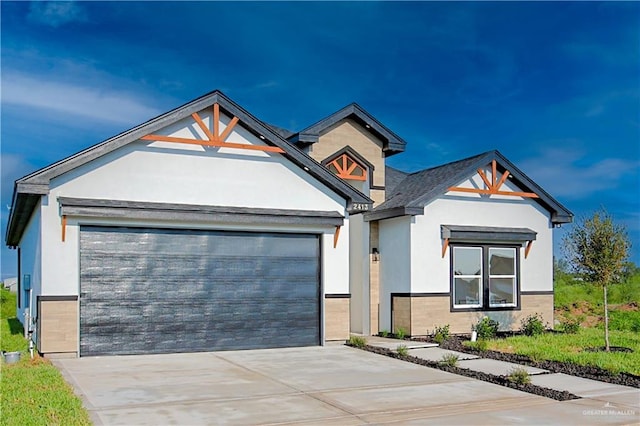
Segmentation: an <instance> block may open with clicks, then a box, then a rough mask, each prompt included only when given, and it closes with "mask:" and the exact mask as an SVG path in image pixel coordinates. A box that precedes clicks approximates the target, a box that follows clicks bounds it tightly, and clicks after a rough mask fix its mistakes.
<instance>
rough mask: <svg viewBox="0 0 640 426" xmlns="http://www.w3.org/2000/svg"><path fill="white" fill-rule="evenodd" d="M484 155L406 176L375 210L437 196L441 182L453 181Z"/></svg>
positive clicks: (409, 203)
mask: <svg viewBox="0 0 640 426" xmlns="http://www.w3.org/2000/svg"><path fill="white" fill-rule="evenodd" d="M485 155H486V153H484V154H480V155H476V156H474V157H469V158H465V159H464V160H459V161H454V162H453V163H448V164H443V165H442V166H438V167H433V168H431V169H426V170H421V171H419V172H415V173H411V174H409V175H406V177H405V178H404V180H402V181H401V182H400V183H399V184H397V185H396V186H395V187H394V190H393V192H390V191H389V190H388V189H387V196H386V197H385V198H386V200H385V202H384V203H382V204H380V205H379V206H378V207H376V210H385V209H392V208H396V207H406V206H410V205H412V204H414V201H416V200H417V199H419V198H422V197H424V196H425V195H428V194H431V193H435V192H438V194H436V195H439V193H440V191H439V189H440V187H441V186H442V183H443V182H448V181H449V180H452V179H455V178H456V177H458V176H459V175H460V173H461V172H462V171H466V170H467V169H469V166H470V165H472V164H475V162H476V161H477V160H478V159H479V158H482V157H483V156H485Z"/></svg>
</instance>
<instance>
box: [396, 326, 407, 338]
mask: <svg viewBox="0 0 640 426" xmlns="http://www.w3.org/2000/svg"><path fill="white" fill-rule="evenodd" d="M396 337H397V338H398V339H400V340H402V339H404V338H405V337H407V330H405V329H404V328H402V327H398V328H397V329H396Z"/></svg>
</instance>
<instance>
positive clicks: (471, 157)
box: [409, 150, 497, 175]
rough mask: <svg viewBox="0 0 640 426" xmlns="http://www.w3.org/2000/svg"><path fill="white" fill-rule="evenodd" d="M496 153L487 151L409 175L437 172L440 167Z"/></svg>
mask: <svg viewBox="0 0 640 426" xmlns="http://www.w3.org/2000/svg"><path fill="white" fill-rule="evenodd" d="M495 152H497V151H496V150H491V151H486V152H483V153H481V154H476V155H472V156H470V157H467V158H463V159H460V160H455V161H450V162H448V163H444V164H440V165H438V166H433V167H428V168H426V169H422V170H418V171H416V172H412V173H409V175H415V174H418V173H423V172H426V171H430V170H436V169H439V168H440V167H447V166H452V165H454V164H458V163H462V162H463V161H469V160H474V159H476V158H481V157H483V156H485V155H488V154H492V153H495Z"/></svg>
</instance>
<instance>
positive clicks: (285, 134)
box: [263, 121, 295, 139]
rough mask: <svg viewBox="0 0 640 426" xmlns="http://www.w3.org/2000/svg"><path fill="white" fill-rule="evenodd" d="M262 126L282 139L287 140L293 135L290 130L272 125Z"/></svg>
mask: <svg viewBox="0 0 640 426" xmlns="http://www.w3.org/2000/svg"><path fill="white" fill-rule="evenodd" d="M263 123H264V125H265V126H267V127H268V128H270V129H271V130H272V131H273V132H275V133H277V134H278V135H279V136H280V137H281V138H282V139H288V138H290V137H291V136H293V135H294V134H295V132H292V131H291V130H287V129H285V128H284V127H279V126H274V125H273V124H269V123H265V122H264V121H263Z"/></svg>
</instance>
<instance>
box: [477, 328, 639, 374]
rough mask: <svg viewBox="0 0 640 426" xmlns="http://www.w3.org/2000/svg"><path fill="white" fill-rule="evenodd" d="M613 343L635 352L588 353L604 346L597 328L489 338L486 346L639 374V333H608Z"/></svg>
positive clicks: (536, 357) (614, 331)
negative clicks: (576, 331) (574, 332)
mask: <svg viewBox="0 0 640 426" xmlns="http://www.w3.org/2000/svg"><path fill="white" fill-rule="evenodd" d="M610 341H611V345H612V346H622V347H626V348H631V349H633V351H634V352H632V353H628V352H610V353H606V352H587V351H585V350H584V349H586V348H597V347H601V346H604V332H603V330H601V329H599V328H595V327H594V328H582V329H581V330H580V331H579V332H578V333H577V334H562V333H558V334H556V333H545V334H542V335H539V336H534V337H528V336H514V337H508V338H506V339H491V340H489V341H488V347H487V348H488V349H490V350H495V351H501V352H510V353H517V354H520V355H526V356H529V357H531V358H532V359H534V360H544V359H548V360H553V361H564V362H572V363H575V364H579V365H591V366H594V367H600V368H603V369H605V370H608V371H611V372H613V373H620V372H626V373H631V374H635V375H640V334H638V333H635V332H631V331H617V330H612V331H611V332H610Z"/></svg>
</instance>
